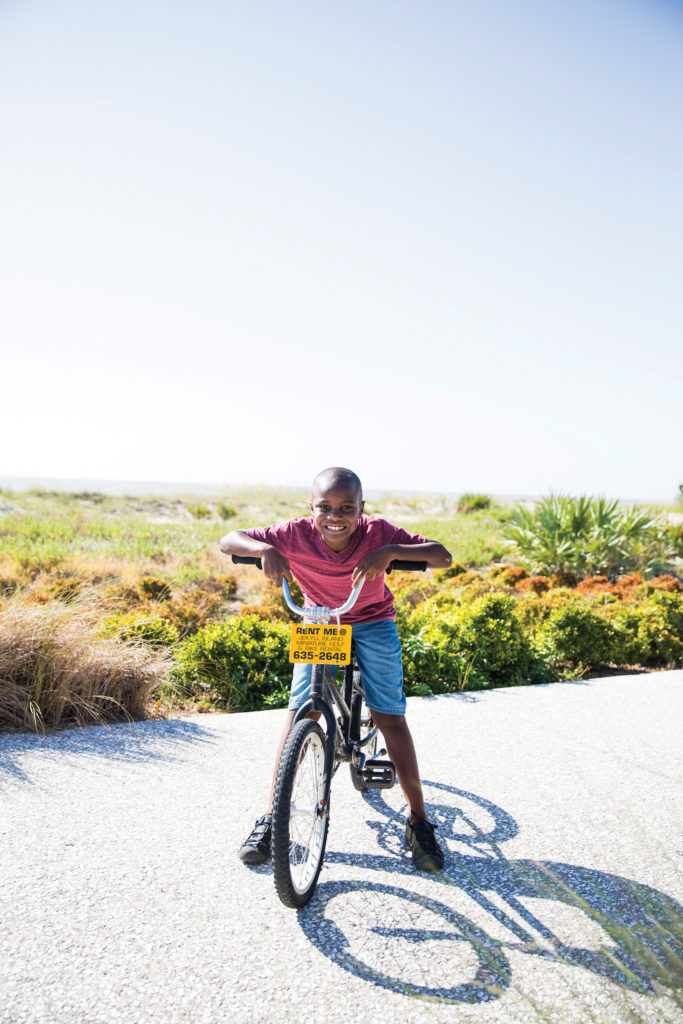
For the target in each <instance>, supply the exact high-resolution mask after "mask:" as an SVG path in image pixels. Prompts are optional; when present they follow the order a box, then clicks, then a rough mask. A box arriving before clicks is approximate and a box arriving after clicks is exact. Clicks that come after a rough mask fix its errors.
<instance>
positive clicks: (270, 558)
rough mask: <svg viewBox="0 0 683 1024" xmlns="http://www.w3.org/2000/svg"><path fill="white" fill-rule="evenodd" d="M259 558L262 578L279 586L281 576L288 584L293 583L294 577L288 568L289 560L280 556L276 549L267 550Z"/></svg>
mask: <svg viewBox="0 0 683 1024" xmlns="http://www.w3.org/2000/svg"><path fill="white" fill-rule="evenodd" d="M260 558H261V565H262V566H263V574H264V576H266V577H267V578H268V579H269V580H272V581H273V583H276V584H277V585H278V586H279V585H280V584H281V583H282V577H283V576H284V577H285V579H286V580H287V582H288V583H293V582H294V577H293V576H292V572H291V569H290V568H289V559H288V558H285V556H284V555H281V554H280V552H279V551H278V550H277V548H267V549H266V550H265V551H262V552H261V554H260Z"/></svg>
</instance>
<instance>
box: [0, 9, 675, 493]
mask: <svg viewBox="0 0 683 1024" xmlns="http://www.w3.org/2000/svg"><path fill="white" fill-rule="evenodd" d="M682 42H683V8H682V7H681V5H680V4H678V3H674V2H671V0H667V2H664V0H661V2H658V0H647V2H646V0H642V2H635V0H631V2H629V0H618V2H616V0H604V2H601V3H599V4H595V3H594V2H590V3H589V2H584V0H575V2H573V3H567V2H566V0H563V2H558V0H546V2H542V3H541V2H536V0H519V2H510V0H482V2H480V3H474V4H473V3H470V2H464V0H451V2H442V0H431V2H430V0H420V2H417V0H411V2H404V0H362V2H361V0H344V2H342V0H338V2H334V3H333V2H322V3H321V2H319V0H318V2H296V0H278V2H271V3H266V2H258V0H245V2H230V0H225V2H209V0H195V2H194V3H192V4H188V3H185V2H183V3H178V2H175V0H170V2H164V3H160V2H159V3H158V2H156V0H137V2H135V3H133V2H128V0H122V2H118V3H115V4H112V3H104V2H101V0H87V2H86V0H71V2H69V0H50V2H49V3H48V2H47V0H43V2H31V0H9V2H7V0H6V2H4V3H0V139H1V140H2V143H1V145H2V158H1V160H0V184H1V186H2V188H1V190H0V196H1V198H0V203H1V204H2V210H1V217H0V222H1V224H2V227H1V231H0V288H1V290H2V317H1V324H0V327H1V330H2V348H3V356H2V363H3V368H4V387H3V400H2V412H1V414H0V415H1V426H2V437H3V440H2V459H1V460H0V475H2V476H10V475H29V476H42V477H48V478H52V479H53V478H58V477H81V478H99V479H103V478H115V479H127V480H143V481H150V480H178V481H187V482H193V481H195V482H208V483H211V482H216V483H221V482H227V483H241V482H264V483H268V482H272V483H280V484H292V485H299V484H306V483H308V482H309V480H310V479H311V478H312V476H313V475H314V473H315V472H316V471H317V470H318V469H320V468H322V467H323V466H325V465H330V464H344V465H350V466H351V467H352V468H354V469H356V470H357V471H358V472H359V473H360V474H361V476H362V478H363V479H364V482H365V483H366V486H367V487H368V489H371V490H378V489H383V488H387V489H401V490H433V491H455V492H461V491H465V490H470V491H471V490H476V491H487V492H493V493H515V494H542V493H547V492H548V491H549V490H551V489H554V490H562V491H565V492H572V493H578V492H584V493H604V494H608V495H613V496H615V497H622V498H652V499H655V498H660V499H670V498H672V497H673V495H674V493H675V491H676V488H677V485H678V483H679V482H681V481H682V480H683V459H682V458H681V451H682V450H683V429H682V428H683V417H682V415H681V408H682V407H683V373H682V369H683V331H682V326H683V287H682V282H683V202H682V199H681V183H682V182H683V134H682V131H681V124H682V123H683V117H682V110H681V97H682V96H683V57H682V54H683V48H682Z"/></svg>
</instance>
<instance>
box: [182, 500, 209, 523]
mask: <svg viewBox="0 0 683 1024" xmlns="http://www.w3.org/2000/svg"><path fill="white" fill-rule="evenodd" d="M188 511H189V513H190V515H191V516H194V518H195V519H208V518H209V516H210V515H211V509H210V508H209V507H208V506H207V505H204V504H202V503H201V502H199V503H198V504H197V505H190V506H189V509H188Z"/></svg>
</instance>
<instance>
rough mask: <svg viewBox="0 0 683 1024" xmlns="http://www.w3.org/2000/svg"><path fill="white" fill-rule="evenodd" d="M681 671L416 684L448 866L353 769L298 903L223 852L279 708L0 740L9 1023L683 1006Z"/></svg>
mask: <svg viewBox="0 0 683 1024" xmlns="http://www.w3.org/2000/svg"><path fill="white" fill-rule="evenodd" d="M682 683H683V672H682V671H674V672H665V673H652V674H649V675H640V676H621V677H613V678H607V679H599V680H593V681H591V682H586V683H566V684H556V685H554V686H544V687H523V688H518V689H501V690H494V691H491V692H488V693H481V694H471V695H470V694H467V695H457V696H455V695H454V696H448V697H439V698H435V699H427V698H411V699H410V700H409V702H408V705H409V712H408V713H409V717H410V721H411V723H412V726H413V729H414V733H415V736H416V740H417V744H418V750H419V752H420V759H421V767H422V773H423V777H424V778H425V779H428V780H431V782H430V783H429V784H428V785H427V796H428V802H429V806H430V810H431V813H432V815H433V817H434V819H435V820H436V821H437V822H438V823H439V825H440V830H439V835H440V838H441V840H442V841H443V844H444V846H445V847H446V848H447V850H448V856H447V866H446V870H445V871H444V872H443V874H442V875H441V876H439V877H436V878H432V877H429V876H423V875H419V874H416V873H415V872H414V871H413V870H412V867H411V863H410V860H409V858H408V857H407V856H406V853H405V852H404V850H403V847H402V844H401V834H402V828H403V826H402V822H403V813H404V809H403V808H402V806H401V796H400V791H399V790H398V789H394V790H392V791H390V792H389V793H388V794H386V793H385V794H382V793H379V794H375V795H374V796H373V797H372V798H370V799H368V800H364V799H363V798H362V797H360V796H359V795H358V794H357V793H356V792H355V790H353V788H352V786H351V783H350V780H349V778H348V774H347V771H346V769H345V768H342V769H340V773H339V775H338V776H337V777H336V779H335V784H334V787H333V794H332V821H331V826H330V835H329V843H328V851H329V852H328V857H327V859H326V862H325V867H324V868H323V872H322V875H321V879H320V884H319V887H318V890H317V894H316V896H315V897H314V899H313V901H312V902H311V903H310V904H309V906H308V907H307V908H306V909H305V910H304V911H302V912H301V913H299V914H296V913H295V912H293V911H291V910H286V909H285V908H284V907H282V906H281V904H280V903H279V902H278V900H277V898H276V896H275V892H274V889H273V882H272V875H271V873H270V869H269V868H258V869H248V868H245V867H244V866H243V865H241V864H240V863H239V861H238V860H237V858H236V856H235V851H236V849H237V847H238V846H239V844H240V842H241V840H242V838H243V837H244V834H245V833H246V832H247V831H248V829H249V828H250V826H251V824H252V821H253V818H254V817H255V815H256V813H257V812H259V811H260V809H261V805H262V802H263V795H264V793H265V792H266V789H267V785H268V780H269V775H270V760H271V756H272V751H273V749H274V746H275V742H276V738H277V734H278V732H279V730H280V727H281V722H282V713H281V712H277V711H270V712H261V713H256V714H251V715H231V716H197V717H195V718H192V719H177V720H172V721H169V722H158V723H145V724H137V725H134V726H128V725H120V726H115V727H109V728H92V729H87V730H72V731H68V732H63V733H60V734H57V735H53V736H50V737H48V738H47V739H41V738H37V737H32V736H26V735H23V734H10V735H4V736H2V737H0V835H1V847H0V849H1V851H2V854H1V856H2V873H1V875H0V879H1V881H0V886H1V892H0V913H1V921H2V924H1V926H0V1020H1V1021H2V1022H3V1024H25V1022H29V1021H30V1022H49V1024H113V1022H116V1021H130V1022H131V1024H133V1022H135V1024H204V1022H206V1024H215V1022H221V1021H230V1022H236V1024H243V1022H244V1024H246V1022H264V1024H266V1022H267V1024H271V1022H272V1024H275V1022H279V1021H285V1022H295V1024H296V1022H303V1021H308V1022H315V1024H317V1022H320V1024H323V1022H324V1024H337V1022H339V1024H342V1022H343V1024H348V1021H349V1020H354V1019H355V1020H358V1019H362V1020H364V1021H378V1022H380V1021H385V1022H393V1021H397V1022H398V1021H401V1022H404V1021H406V1022H408V1021H409V1022H412V1021H423V1020H424V1021H427V1020H428V1021H430V1022H444V1024H455V1022H459V1021H475V1022H479V1021H482V1022H483V1021H494V1022H501V1024H503V1022H505V1024H508V1022H517V1021H519V1022H522V1021H524V1022H526V1021H550V1022H560V1024H574V1022H575V1024H584V1022H586V1021H592V1022H596V1024H608V1022H609V1024H622V1022H627V1021H628V1022H630V1021H653V1022H654V1021H662V1022H665V1021H667V1022H673V1021H681V1020H683V1010H682V1009H681V1006H683V1002H682V1001H681V996H680V995H679V996H678V1002H676V997H675V993H674V995H673V996H672V990H673V989H674V988H675V986H676V985H678V986H681V985H683V970H682V966H683V965H682V961H681V959H680V947H679V949H678V954H679V955H678V958H677V957H676V954H675V941H674V935H675V933H676V931H677V932H678V938H679V940H680V939H681V926H682V918H681V907H680V905H679V904H678V903H677V902H676V901H677V900H679V901H680V900H681V898H682V891H683V884H682V883H683V872H682V871H681V860H680V857H681V846H682V842H681V836H680V832H679V827H680V823H681V821H682V820H683V813H682V812H683V806H682V787H681V774H682V773H681V753H682V751H681V736H682V735H683V729H682V728H681V726H682V724H683V723H682V721H681V693H682V689H683V688H682V686H681V684H682ZM385 797H386V799H385Z"/></svg>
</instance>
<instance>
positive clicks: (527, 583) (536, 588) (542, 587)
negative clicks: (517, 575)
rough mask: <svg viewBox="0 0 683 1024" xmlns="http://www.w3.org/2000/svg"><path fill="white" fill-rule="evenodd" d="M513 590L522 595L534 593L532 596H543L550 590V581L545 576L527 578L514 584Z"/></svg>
mask: <svg viewBox="0 0 683 1024" xmlns="http://www.w3.org/2000/svg"><path fill="white" fill-rule="evenodd" d="M515 590H519V591H520V593H522V594H528V593H530V592H531V593H534V594H545V593H546V591H548V590H550V580H549V579H548V577H547V576H527V578H526V579H523V580H519V581H518V582H517V583H515Z"/></svg>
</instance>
